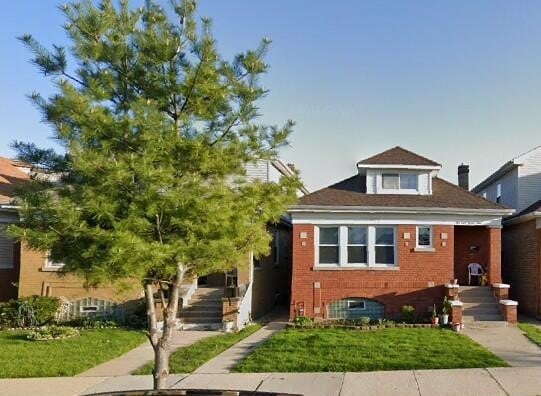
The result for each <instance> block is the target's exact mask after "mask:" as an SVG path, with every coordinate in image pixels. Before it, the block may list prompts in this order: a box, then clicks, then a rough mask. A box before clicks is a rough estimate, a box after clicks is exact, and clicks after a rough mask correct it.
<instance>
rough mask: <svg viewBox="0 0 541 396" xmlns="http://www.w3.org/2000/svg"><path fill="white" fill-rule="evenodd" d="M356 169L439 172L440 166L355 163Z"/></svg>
mask: <svg viewBox="0 0 541 396" xmlns="http://www.w3.org/2000/svg"><path fill="white" fill-rule="evenodd" d="M357 168H358V169H360V168H364V169H415V170H440V169H441V165H439V166H436V165H404V164H362V163H360V162H358V163H357Z"/></svg>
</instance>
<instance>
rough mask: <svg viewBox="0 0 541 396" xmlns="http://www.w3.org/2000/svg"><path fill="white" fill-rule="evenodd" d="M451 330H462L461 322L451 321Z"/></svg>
mask: <svg viewBox="0 0 541 396" xmlns="http://www.w3.org/2000/svg"><path fill="white" fill-rule="evenodd" d="M453 330H454V331H457V332H458V331H460V330H462V323H453Z"/></svg>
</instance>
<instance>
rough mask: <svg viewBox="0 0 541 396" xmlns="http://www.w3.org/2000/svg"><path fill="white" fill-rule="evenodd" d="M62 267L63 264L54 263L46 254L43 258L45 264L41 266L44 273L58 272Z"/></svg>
mask: <svg viewBox="0 0 541 396" xmlns="http://www.w3.org/2000/svg"><path fill="white" fill-rule="evenodd" d="M62 267H64V263H55V262H54V261H53V260H51V256H50V255H49V254H47V255H46V256H45V264H44V265H43V268H42V269H43V270H45V271H59V270H60V269H62Z"/></svg>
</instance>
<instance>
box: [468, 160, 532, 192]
mask: <svg viewBox="0 0 541 396" xmlns="http://www.w3.org/2000/svg"><path fill="white" fill-rule="evenodd" d="M520 165H522V164H521V163H518V162H515V161H514V160H511V161H508V162H507V163H505V164H503V165H502V166H501V167H500V168H499V169H498V170H497V171H496V172H494V173H493V174H491V175H490V176H488V177H487V178H486V179H485V180H483V181H482V182H481V183H479V184H478V185H476V186H475V187H474V188H472V189H471V191H472V192H473V193H476V194H477V193H480V192H481V191H482V190H483V189H484V188H485V187H487V186H489V185H491V184H492V183H494V182H495V181H496V180H498V179H500V178H501V177H503V176H505V175H506V174H507V173H509V172H511V171H512V170H513V169H515V168H517V167H519V166H520Z"/></svg>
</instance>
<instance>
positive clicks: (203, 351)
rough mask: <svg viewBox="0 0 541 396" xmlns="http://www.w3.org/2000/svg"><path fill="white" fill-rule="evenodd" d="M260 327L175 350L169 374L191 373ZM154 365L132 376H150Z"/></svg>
mask: <svg viewBox="0 0 541 396" xmlns="http://www.w3.org/2000/svg"><path fill="white" fill-rule="evenodd" d="M261 327H262V326H261V325H260V324H254V325H251V326H248V327H246V328H244V329H242V330H241V331H239V332H238V333H231V334H223V335H217V336H213V337H209V338H205V339H203V340H201V341H197V342H195V343H193V344H192V345H189V346H186V347H183V348H180V349H177V350H176V351H175V352H174V353H173V354H171V358H170V360H169V365H170V367H169V370H170V372H171V373H191V372H192V371H194V370H195V369H196V368H198V367H200V366H201V365H203V363H205V362H207V361H208V360H210V359H212V358H213V357H214V356H216V355H218V354H220V353H222V352H223V351H225V350H226V349H228V348H230V347H231V346H233V345H234V344H236V343H237V342H239V341H240V340H242V339H243V338H246V337H248V336H249V335H250V334H252V333H254V332H256V331H257V330H259V329H260V328H261ZM153 367H154V363H149V364H147V365H145V366H143V367H141V368H139V369H137V370H136V371H135V372H134V374H152V369H153Z"/></svg>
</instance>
